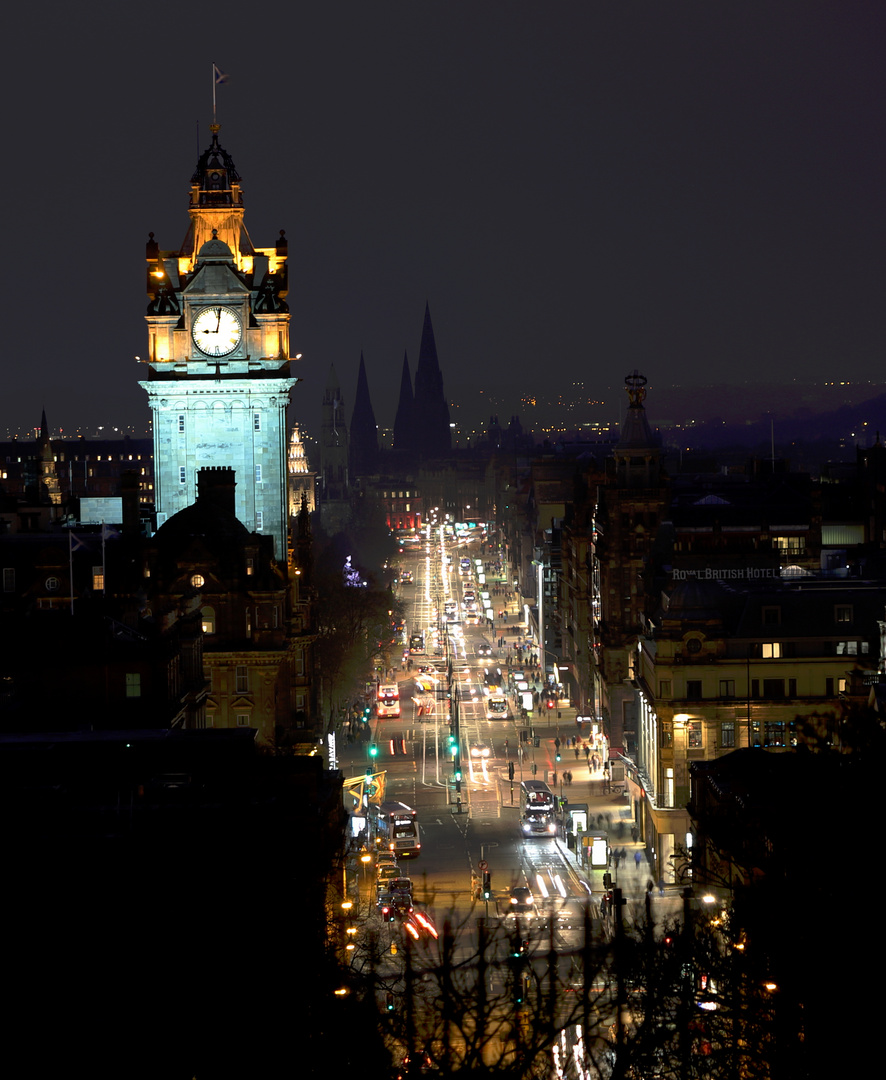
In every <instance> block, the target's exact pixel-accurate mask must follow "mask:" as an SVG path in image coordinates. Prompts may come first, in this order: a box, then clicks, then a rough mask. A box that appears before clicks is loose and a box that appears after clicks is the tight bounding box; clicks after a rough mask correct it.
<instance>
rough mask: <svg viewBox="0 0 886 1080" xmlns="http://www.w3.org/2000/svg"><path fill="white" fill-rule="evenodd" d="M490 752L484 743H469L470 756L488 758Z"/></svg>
mask: <svg viewBox="0 0 886 1080" xmlns="http://www.w3.org/2000/svg"><path fill="white" fill-rule="evenodd" d="M491 753H492V751H491V750H490V749H489V747H488V746H487V745H486V743H471V757H476V758H488V757H489V755H490V754H491Z"/></svg>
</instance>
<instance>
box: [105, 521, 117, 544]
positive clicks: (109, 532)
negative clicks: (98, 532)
mask: <svg viewBox="0 0 886 1080" xmlns="http://www.w3.org/2000/svg"><path fill="white" fill-rule="evenodd" d="M119 539H120V530H119V529H115V528H114V527H113V526H112V525H105V524H104V523H102V540H119Z"/></svg>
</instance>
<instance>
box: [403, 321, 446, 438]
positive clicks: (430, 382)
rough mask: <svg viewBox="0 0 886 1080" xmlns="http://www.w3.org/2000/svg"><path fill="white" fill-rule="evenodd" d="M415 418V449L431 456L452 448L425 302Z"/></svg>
mask: <svg viewBox="0 0 886 1080" xmlns="http://www.w3.org/2000/svg"><path fill="white" fill-rule="evenodd" d="M413 416H414V418H415V421H414V422H415V432H416V441H417V443H418V445H417V449H418V451H419V452H420V453H424V454H427V455H429V456H431V457H433V456H437V455H441V454H448V453H449V451H450V450H451V449H452V433H451V432H450V429H449V406H448V405H447V404H446V397H445V395H444V393H443V376H442V374H441V373H440V364H439V362H438V360H437V343H436V341H435V340H434V327H433V325H432V324H431V308H430V305H429V304H428V303H427V302H425V318H424V324H423V325H422V331H421V347H420V348H419V353H418V367H417V368H416V370H415V408H414V412H413Z"/></svg>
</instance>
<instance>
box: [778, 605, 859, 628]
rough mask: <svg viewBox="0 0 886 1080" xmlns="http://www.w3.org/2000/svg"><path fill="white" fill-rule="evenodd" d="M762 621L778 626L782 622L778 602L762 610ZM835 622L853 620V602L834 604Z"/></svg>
mask: <svg viewBox="0 0 886 1080" xmlns="http://www.w3.org/2000/svg"><path fill="white" fill-rule="evenodd" d="M761 621H762V622H763V624H764V625H765V626H778V625H779V624H780V623H781V608H780V607H779V606H778V605H777V604H769V605H767V606H765V607H764V608H763V609H762V611H761ZM834 622H836V623H851V622H852V604H835V605H834Z"/></svg>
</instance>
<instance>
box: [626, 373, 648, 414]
mask: <svg viewBox="0 0 886 1080" xmlns="http://www.w3.org/2000/svg"><path fill="white" fill-rule="evenodd" d="M645 386H646V376H645V375H641V374H640V372H639V371H638V370H637V369H636V368H634V371H633V374H631V375H626V376H625V390H627V393H628V397H629V398H630V399H631V408H632V409H634V408H636V409H639V408H640V407H641V406H642V404H643V399H644V398H645V397H646V390H645Z"/></svg>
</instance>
